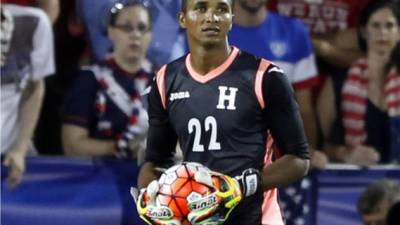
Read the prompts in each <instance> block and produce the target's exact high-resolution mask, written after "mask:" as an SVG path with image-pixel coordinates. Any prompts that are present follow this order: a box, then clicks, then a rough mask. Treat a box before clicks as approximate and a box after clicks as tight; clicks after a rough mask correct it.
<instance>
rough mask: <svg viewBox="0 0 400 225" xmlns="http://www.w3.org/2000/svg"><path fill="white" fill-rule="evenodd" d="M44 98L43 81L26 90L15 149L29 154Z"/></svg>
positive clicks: (34, 83)
mask: <svg viewBox="0 0 400 225" xmlns="http://www.w3.org/2000/svg"><path fill="white" fill-rule="evenodd" d="M43 96H44V82H43V81H42V80H40V81H35V82H32V83H29V84H28V87H27V88H26V89H25V91H24V93H23V96H22V100H21V108H20V114H19V118H20V121H19V125H20V129H19V135H18V139H17V140H18V141H17V142H16V146H15V147H14V149H18V150H19V151H24V152H27V151H28V149H29V145H30V143H31V139H32V136H33V132H34V130H35V127H36V124H37V121H38V118H39V113H40V109H41V107H42V101H43Z"/></svg>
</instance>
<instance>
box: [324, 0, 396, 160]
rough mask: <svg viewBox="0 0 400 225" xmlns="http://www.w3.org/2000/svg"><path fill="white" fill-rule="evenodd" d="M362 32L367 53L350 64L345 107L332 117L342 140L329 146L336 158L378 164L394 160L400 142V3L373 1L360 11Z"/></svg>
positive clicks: (342, 102) (329, 150)
mask: <svg viewBox="0 0 400 225" xmlns="http://www.w3.org/2000/svg"><path fill="white" fill-rule="evenodd" d="M359 38H360V46H361V48H362V49H363V50H365V53H366V57H365V58H361V59H359V60H357V61H355V62H354V63H353V64H352V66H351V68H350V69H349V73H348V77H347V79H346V81H345V83H344V86H343V89H342V90H341V92H340V95H341V99H340V103H341V104H340V108H339V109H338V110H337V113H336V114H335V116H336V118H334V116H332V117H333V119H331V121H330V123H329V124H338V127H339V128H340V129H339V130H341V133H342V135H340V136H338V137H335V138H332V143H333V144H334V145H336V146H331V147H328V148H327V152H328V154H329V155H330V156H331V158H333V159H335V160H339V161H345V162H348V163H353V164H358V165H373V164H376V163H378V162H389V161H390V160H391V159H390V154H391V153H390V148H391V143H393V144H395V142H396V141H397V146H398V139H399V115H400V107H399V106H400V104H399V103H400V96H399V94H398V93H399V84H400V75H399V70H398V68H396V66H395V63H396V64H397V66H398V62H399V58H398V55H399V53H396V52H397V51H399V49H398V47H397V48H396V45H398V44H399V41H400V4H399V3H398V2H395V1H391V0H383V1H373V2H371V3H370V4H368V5H367V6H366V8H365V10H364V11H363V13H362V14H361V17H360V28H359ZM396 57H397V58H396ZM388 65H390V66H389V67H390V68H387V67H388ZM335 119H336V121H335ZM391 126H392V128H393V136H392V138H391V137H390V136H391V135H390V127H391ZM396 130H397V131H396ZM395 132H397V134H396V133H395ZM393 148H394V150H395V148H396V147H395V146H394V145H393ZM397 151H398V148H397Z"/></svg>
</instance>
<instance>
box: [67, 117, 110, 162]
mask: <svg viewBox="0 0 400 225" xmlns="http://www.w3.org/2000/svg"><path fill="white" fill-rule="evenodd" d="M62 143H63V148H64V152H65V154H66V155H70V156H105V155H114V154H115V153H116V152H117V149H116V145H115V142H114V141H106V140H98V139H93V138H90V137H89V132H88V130H87V129H86V128H83V127H80V126H77V125H72V124H66V123H64V124H63V126H62Z"/></svg>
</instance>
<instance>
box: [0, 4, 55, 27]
mask: <svg viewBox="0 0 400 225" xmlns="http://www.w3.org/2000/svg"><path fill="white" fill-rule="evenodd" d="M1 3H9V4H17V5H22V6H32V7H34V6H37V7H39V8H40V9H42V10H43V11H45V12H46V14H47V15H48V16H49V18H50V21H51V23H53V24H54V23H55V21H56V20H57V18H58V15H59V14H60V1H59V0H1Z"/></svg>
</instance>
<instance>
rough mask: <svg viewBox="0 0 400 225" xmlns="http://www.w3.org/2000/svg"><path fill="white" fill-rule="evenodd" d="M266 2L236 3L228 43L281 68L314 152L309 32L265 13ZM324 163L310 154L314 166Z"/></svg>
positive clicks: (314, 80) (319, 156) (317, 155)
mask: <svg viewBox="0 0 400 225" xmlns="http://www.w3.org/2000/svg"><path fill="white" fill-rule="evenodd" d="M266 2H267V0H258V1H248V0H238V1H236V4H235V7H234V14H235V17H234V24H233V27H232V30H231V32H230V33H229V41H230V43H231V44H233V45H236V46H238V47H239V48H241V49H243V50H244V51H248V52H250V53H252V54H255V55H257V56H258V57H262V58H267V59H270V60H271V61H273V62H274V63H276V64H277V65H278V66H279V67H280V68H282V70H283V71H284V72H285V74H286V75H287V76H288V78H289V81H290V82H291V83H292V85H293V87H294V89H295V93H296V97H297V99H298V101H299V106H300V113H301V116H302V118H303V120H304V126H305V130H306V134H307V137H308V140H309V142H310V145H311V147H313V148H314V149H315V148H316V147H317V139H318V137H317V121H316V119H317V118H316V115H315V109H314V104H313V103H312V87H313V86H315V85H316V84H317V82H318V80H317V68H316V63H315V57H314V52H313V49H312V45H311V40H310V37H309V32H308V30H307V28H306V27H305V26H304V24H303V23H302V22H300V21H298V20H295V19H291V18H289V17H286V16H281V15H279V14H276V13H274V12H269V11H267V10H265V7H264V6H265V4H266ZM327 162H328V159H327V157H326V155H325V154H324V153H323V152H320V151H315V153H314V152H313V154H312V158H311V163H312V165H313V166H315V167H318V168H324V167H325V166H326V164H327Z"/></svg>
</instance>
